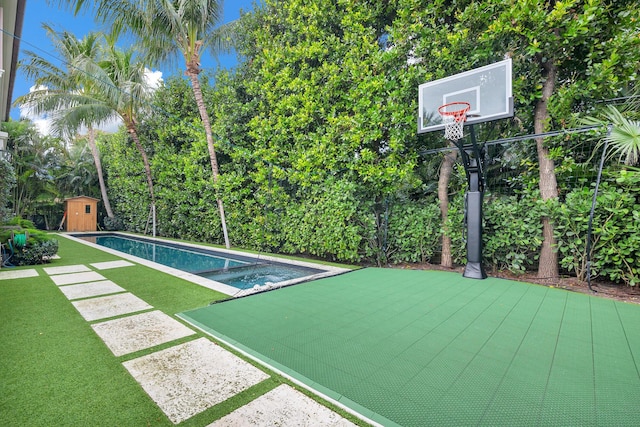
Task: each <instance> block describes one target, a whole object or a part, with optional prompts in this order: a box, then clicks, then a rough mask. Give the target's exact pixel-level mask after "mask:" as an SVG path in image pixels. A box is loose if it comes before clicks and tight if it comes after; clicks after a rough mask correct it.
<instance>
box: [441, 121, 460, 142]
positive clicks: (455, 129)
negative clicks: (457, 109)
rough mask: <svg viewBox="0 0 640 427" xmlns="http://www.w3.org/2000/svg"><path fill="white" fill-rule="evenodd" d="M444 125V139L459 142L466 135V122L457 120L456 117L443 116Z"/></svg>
mask: <svg viewBox="0 0 640 427" xmlns="http://www.w3.org/2000/svg"><path fill="white" fill-rule="evenodd" d="M442 123H444V137H445V139H447V140H449V141H457V140H459V139H462V137H463V136H464V133H463V132H462V128H463V127H464V120H456V116H448V115H443V116H442Z"/></svg>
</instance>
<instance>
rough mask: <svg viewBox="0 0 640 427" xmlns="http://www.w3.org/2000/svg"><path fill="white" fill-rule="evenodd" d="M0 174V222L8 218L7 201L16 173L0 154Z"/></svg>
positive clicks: (8, 200)
mask: <svg viewBox="0 0 640 427" xmlns="http://www.w3.org/2000/svg"><path fill="white" fill-rule="evenodd" d="M0 176H2V185H0V224H1V223H3V222H5V221H7V220H8V219H9V218H10V209H9V208H8V207H9V202H10V201H11V190H12V189H13V186H14V185H15V184H16V174H15V172H14V171H13V167H12V166H11V163H9V161H8V160H7V159H5V158H4V156H0Z"/></svg>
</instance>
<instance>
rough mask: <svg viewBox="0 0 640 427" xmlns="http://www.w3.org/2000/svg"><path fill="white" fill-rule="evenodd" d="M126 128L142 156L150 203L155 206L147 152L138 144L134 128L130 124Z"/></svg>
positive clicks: (138, 140)
mask: <svg viewBox="0 0 640 427" xmlns="http://www.w3.org/2000/svg"><path fill="white" fill-rule="evenodd" d="M126 126H127V132H129V135H130V136H131V139H133V142H134V143H135V145H136V148H137V149H138V152H139V153H140V155H141V156H142V163H144V171H145V174H146V175H147V186H148V187H149V196H151V203H152V204H154V205H155V204H156V196H155V194H154V192H153V180H152V179H151V166H150V165H149V157H148V156H147V152H146V151H144V148H143V147H142V144H141V143H140V138H138V132H136V128H135V126H134V125H133V124H132V123H131V122H129V123H126Z"/></svg>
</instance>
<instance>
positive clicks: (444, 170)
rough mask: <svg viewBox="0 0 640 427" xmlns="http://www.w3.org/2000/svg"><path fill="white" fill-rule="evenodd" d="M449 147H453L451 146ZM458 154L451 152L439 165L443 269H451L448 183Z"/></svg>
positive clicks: (441, 262)
mask: <svg viewBox="0 0 640 427" xmlns="http://www.w3.org/2000/svg"><path fill="white" fill-rule="evenodd" d="M451 146H453V145H452V144H451ZM457 155H458V152H457V151H456V150H451V151H449V152H447V153H446V154H445V155H444V157H443V158H442V164H441V165H440V176H439V177H438V200H439V201H440V215H441V217H442V230H443V231H442V252H441V257H440V265H441V266H443V267H447V268H451V267H453V256H452V254H451V237H450V236H449V226H448V224H447V217H448V214H449V181H450V179H451V174H452V173H453V165H455V163H456V157H457Z"/></svg>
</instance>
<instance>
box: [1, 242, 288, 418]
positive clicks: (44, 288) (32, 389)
mask: <svg viewBox="0 0 640 427" xmlns="http://www.w3.org/2000/svg"><path fill="white" fill-rule="evenodd" d="M59 244H60V250H59V252H58V253H59V255H60V256H61V259H59V260H55V261H53V262H51V263H50V264H46V265H42V266H30V267H24V268H35V269H36V270H37V271H38V273H39V276H38V277H32V278H24V279H13V280H1V281H0V367H1V368H0V383H1V384H2V390H1V391H2V393H1V394H0V414H1V416H0V419H1V420H2V421H1V422H0V424H2V425H12V426H13V425H15V426H52V425H68V426H71V425H78V426H80V425H83V426H84V425H87V426H88V425H91V426H100V425H104V426H107V425H109V426H116V425H117V426H142V425H154V426H161V425H166V426H170V425H173V424H172V423H171V422H170V421H169V420H168V419H167V417H166V416H165V415H164V414H163V413H162V411H161V410H160V409H159V408H158V407H157V406H156V404H155V403H154V402H153V401H152V400H151V399H150V398H149V396H148V395H147V394H146V393H145V392H144V391H143V390H142V388H141V387H140V386H139V385H138V384H137V383H136V381H135V380H134V379H133V377H131V375H129V373H128V372H127V371H126V369H125V368H124V367H123V366H122V362H123V361H124V360H127V359H130V358H133V357H137V356H140V355H141V354H140V353H137V354H134V355H126V356H123V357H119V358H117V357H115V356H114V355H113V354H112V353H111V351H110V350H109V349H108V348H107V347H106V345H105V344H104V343H103V342H102V341H101V340H100V338H99V337H98V336H97V335H96V333H95V332H94V331H93V329H92V328H91V326H90V323H89V322H86V321H85V320H84V319H83V318H82V317H81V316H80V314H79V313H78V312H77V311H76V309H75V308H74V307H73V305H72V304H71V303H70V301H69V300H68V299H67V298H66V297H65V296H64V295H63V294H62V292H60V290H59V289H58V287H57V286H56V285H55V284H54V283H53V282H52V281H51V279H50V278H49V277H48V276H47V274H46V273H45V272H44V271H43V268H45V267H55V266H61V265H71V264H84V265H89V264H90V263H94V262H102V261H114V260H118V259H120V258H118V257H116V256H113V255H110V254H107V253H105V252H103V251H100V250H97V249H93V248H90V247H87V246H85V245H83V244H80V243H76V242H72V241H70V240H67V239H65V238H63V237H61V238H59ZM3 270H4V269H3ZM100 274H102V275H104V276H105V277H107V278H108V279H110V280H113V281H114V282H116V283H118V284H119V285H121V286H122V287H124V288H125V289H127V290H128V291H130V292H132V293H134V294H135V295H136V296H139V297H141V298H143V299H144V300H145V301H147V302H149V303H150V304H151V305H153V306H154V307H155V308H156V309H160V310H162V311H164V312H165V313H167V314H170V315H173V314H174V313H176V312H178V311H180V310H185V309H188V308H194V307H200V306H204V305H207V304H208V303H209V302H211V301H212V300H215V299H219V298H221V297H225V295H222V294H219V293H217V292H215V291H212V290H210V289H206V288H203V287H200V286H197V285H195V284H192V283H189V282H186V281H183V280H181V279H178V278H174V277H172V276H168V275H166V274H163V273H160V272H157V271H154V270H152V269H149V268H147V267H144V266H139V265H136V266H132V267H125V268H116V269H112V270H102V271H100ZM189 339H193V337H190V338H189ZM176 343H177V342H172V343H168V344H166V345H164V347H166V346H169V345H175V344H176ZM160 348H162V347H160ZM155 350H158V348H154V349H150V350H148V352H151V351H155ZM278 383H279V382H278V380H277V379H270V380H267V381H264V382H263V383H260V384H258V385H257V386H254V387H252V388H251V389H249V390H246V391H245V392H243V393H241V394H240V395H238V396H236V397H234V398H233V399H229V401H227V402H224V403H221V404H220V405H217V406H215V407H214V408H211V409H210V410H208V411H205V412H203V413H201V414H199V415H197V416H195V417H193V418H192V419H189V420H187V421H186V422H184V423H183V424H181V425H194V426H203V425H207V424H208V423H210V422H211V421H213V420H215V419H217V418H219V417H221V416H223V415H226V414H227V413H228V412H230V411H232V410H233V409H236V408H237V407H238V406H240V405H242V404H243V403H246V401H249V400H252V399H253V398H255V396H259V395H262V394H263V393H265V392H267V391H269V390H271V389H273V388H274V387H276V386H277V385H278Z"/></svg>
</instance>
